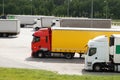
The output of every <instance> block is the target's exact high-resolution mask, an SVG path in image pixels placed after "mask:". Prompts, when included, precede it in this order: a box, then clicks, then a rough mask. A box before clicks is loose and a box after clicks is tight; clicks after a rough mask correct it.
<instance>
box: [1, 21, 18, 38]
mask: <svg viewBox="0 0 120 80" xmlns="http://www.w3.org/2000/svg"><path fill="white" fill-rule="evenodd" d="M19 33H20V21H19V20H17V19H0V36H2V37H8V36H11V35H17V34H19Z"/></svg>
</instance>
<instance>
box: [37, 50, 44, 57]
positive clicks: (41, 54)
mask: <svg viewBox="0 0 120 80" xmlns="http://www.w3.org/2000/svg"><path fill="white" fill-rule="evenodd" d="M37 56H38V58H45V53H44V52H42V51H39V52H38V53H37Z"/></svg>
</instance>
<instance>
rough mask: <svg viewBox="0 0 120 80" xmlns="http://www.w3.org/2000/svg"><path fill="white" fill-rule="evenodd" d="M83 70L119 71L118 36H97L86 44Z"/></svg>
mask: <svg viewBox="0 0 120 80" xmlns="http://www.w3.org/2000/svg"><path fill="white" fill-rule="evenodd" d="M85 69H86V70H93V71H103V70H105V71H117V72H118V71H120V34H113V35H112V36H111V37H109V39H108V37H106V36H99V37H96V38H94V39H92V40H90V41H89V42H88V52H87V55H86V56H85Z"/></svg>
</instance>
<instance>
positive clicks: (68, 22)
mask: <svg viewBox="0 0 120 80" xmlns="http://www.w3.org/2000/svg"><path fill="white" fill-rule="evenodd" d="M52 26H56V27H79V28H111V19H90V18H74V17H73V18H60V19H57V20H54V21H53V23H52Z"/></svg>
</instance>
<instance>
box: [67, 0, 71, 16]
mask: <svg viewBox="0 0 120 80" xmlns="http://www.w3.org/2000/svg"><path fill="white" fill-rule="evenodd" d="M71 1H72V0H68V8H67V16H68V17H69V15H70V2H71Z"/></svg>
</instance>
